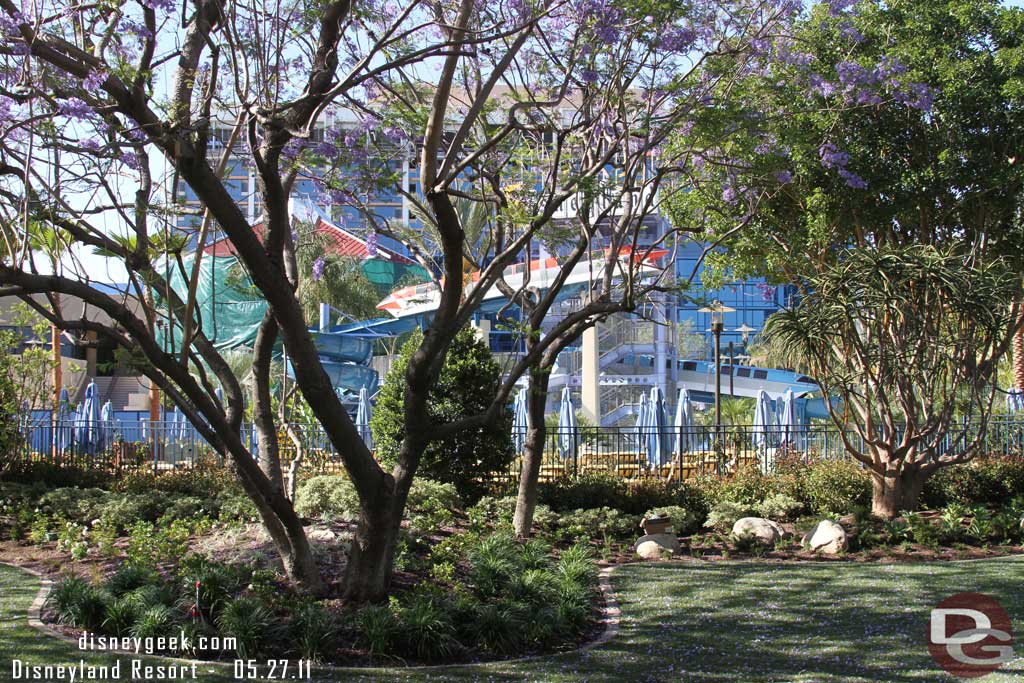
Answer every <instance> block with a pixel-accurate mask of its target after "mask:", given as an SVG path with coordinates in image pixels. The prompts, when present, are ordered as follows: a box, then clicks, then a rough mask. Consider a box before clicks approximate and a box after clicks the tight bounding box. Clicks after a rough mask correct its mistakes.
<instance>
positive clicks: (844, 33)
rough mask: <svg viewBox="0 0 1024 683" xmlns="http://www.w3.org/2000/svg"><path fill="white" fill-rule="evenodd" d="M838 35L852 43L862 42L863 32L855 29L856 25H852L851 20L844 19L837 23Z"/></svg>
mask: <svg viewBox="0 0 1024 683" xmlns="http://www.w3.org/2000/svg"><path fill="white" fill-rule="evenodd" d="M839 35H840V36H841V37H842V38H844V39H846V40H849V41H850V42H852V43H861V42H864V36H863V34H861V32H860V31H858V30H857V27H856V26H854V25H853V22H850V21H844V22H843V23H841V24H839Z"/></svg>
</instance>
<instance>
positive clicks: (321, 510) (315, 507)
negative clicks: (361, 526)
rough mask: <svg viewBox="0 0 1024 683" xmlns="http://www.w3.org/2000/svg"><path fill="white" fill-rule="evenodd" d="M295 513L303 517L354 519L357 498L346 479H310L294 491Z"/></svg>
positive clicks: (357, 511)
mask: <svg viewBox="0 0 1024 683" xmlns="http://www.w3.org/2000/svg"><path fill="white" fill-rule="evenodd" d="M295 511H296V512H297V513H299V514H300V515H302V516H303V517H318V518H331V519H356V518H358V517H359V496H358V495H356V489H355V487H354V486H353V485H352V482H351V480H349V478H348V477H345V476H339V475H320V476H316V477H310V478H309V479H307V480H306V481H304V482H302V483H301V484H299V486H298V488H297V489H296V490H295Z"/></svg>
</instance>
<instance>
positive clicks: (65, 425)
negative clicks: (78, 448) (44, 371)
mask: <svg viewBox="0 0 1024 683" xmlns="http://www.w3.org/2000/svg"><path fill="white" fill-rule="evenodd" d="M74 419H75V418H74V414H73V413H72V412H71V399H70V397H69V396H68V390H67V388H64V389H61V390H60V400H59V401H58V402H57V424H55V425H54V435H53V437H54V443H53V447H54V450H56V451H57V452H58V453H63V452H64V451H66V450H68V449H69V448H71V443H72V441H73V440H74V434H73V433H72V431H73V428H74V422H73V421H74Z"/></svg>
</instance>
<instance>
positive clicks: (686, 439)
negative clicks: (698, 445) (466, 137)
mask: <svg viewBox="0 0 1024 683" xmlns="http://www.w3.org/2000/svg"><path fill="white" fill-rule="evenodd" d="M674 427H675V433H676V453H678V454H679V455H682V454H683V453H686V452H688V451H689V450H690V449H691V448H692V447H693V445H692V443H691V442H692V441H693V439H692V435H691V433H690V432H691V431H692V430H693V406H692V405H690V390H689V389H687V388H686V387H683V388H682V389H680V390H679V397H678V399H677V400H676V419H675V423H674Z"/></svg>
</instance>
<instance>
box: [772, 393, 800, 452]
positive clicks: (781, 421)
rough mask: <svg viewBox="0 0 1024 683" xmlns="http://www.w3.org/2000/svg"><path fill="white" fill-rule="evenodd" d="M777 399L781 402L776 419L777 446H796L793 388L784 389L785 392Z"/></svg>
mask: <svg viewBox="0 0 1024 683" xmlns="http://www.w3.org/2000/svg"><path fill="white" fill-rule="evenodd" d="M779 401H780V402H781V404H780V406H779V411H778V420H777V422H778V426H779V446H788V447H789V448H796V433H797V419H796V396H794V395H793V390H792V389H786V392H785V393H784V394H782V398H780V399H779Z"/></svg>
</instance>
